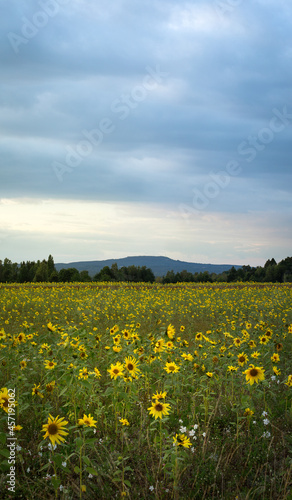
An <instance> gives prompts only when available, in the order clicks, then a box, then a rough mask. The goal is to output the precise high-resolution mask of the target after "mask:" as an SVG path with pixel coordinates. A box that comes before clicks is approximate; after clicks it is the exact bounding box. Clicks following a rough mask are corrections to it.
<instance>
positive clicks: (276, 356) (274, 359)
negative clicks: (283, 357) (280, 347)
mask: <svg viewBox="0 0 292 500" xmlns="http://www.w3.org/2000/svg"><path fill="white" fill-rule="evenodd" d="M271 361H273V363H278V361H280V356H279V354H277V353H274V354H273V356H271Z"/></svg>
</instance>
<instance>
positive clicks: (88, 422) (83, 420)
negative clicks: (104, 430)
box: [78, 413, 97, 427]
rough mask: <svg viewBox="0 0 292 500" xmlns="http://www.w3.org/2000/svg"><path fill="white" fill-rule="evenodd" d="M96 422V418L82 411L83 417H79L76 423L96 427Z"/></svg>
mask: <svg viewBox="0 0 292 500" xmlns="http://www.w3.org/2000/svg"><path fill="white" fill-rule="evenodd" d="M96 422H97V420H94V419H93V417H92V416H91V414H90V413H89V414H88V417H87V416H86V415H85V413H84V415H83V418H79V420H78V425H85V426H86V427H96V425H95V424H96Z"/></svg>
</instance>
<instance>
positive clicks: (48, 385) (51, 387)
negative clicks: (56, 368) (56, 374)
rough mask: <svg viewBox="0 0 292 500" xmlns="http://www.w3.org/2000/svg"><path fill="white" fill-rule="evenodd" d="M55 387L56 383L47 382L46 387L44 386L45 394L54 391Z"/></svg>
mask: <svg viewBox="0 0 292 500" xmlns="http://www.w3.org/2000/svg"><path fill="white" fill-rule="evenodd" d="M55 385H56V381H55V380H53V381H52V382H49V383H48V384H47V385H46V391H47V392H49V393H50V392H53V390H54V389H55Z"/></svg>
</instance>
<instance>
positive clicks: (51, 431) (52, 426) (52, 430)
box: [48, 424, 58, 436]
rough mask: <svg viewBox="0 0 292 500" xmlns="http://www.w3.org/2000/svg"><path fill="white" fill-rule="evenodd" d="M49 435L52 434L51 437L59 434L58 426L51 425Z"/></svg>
mask: <svg viewBox="0 0 292 500" xmlns="http://www.w3.org/2000/svg"><path fill="white" fill-rule="evenodd" d="M48 433H49V434H50V436H54V435H55V434H58V426H57V425H56V424H49V426H48Z"/></svg>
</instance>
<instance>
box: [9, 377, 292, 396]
mask: <svg viewBox="0 0 292 500" xmlns="http://www.w3.org/2000/svg"><path fill="white" fill-rule="evenodd" d="M285 385H287V386H288V387H292V375H288V380H287V382H285ZM0 397H1V396H0Z"/></svg>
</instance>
